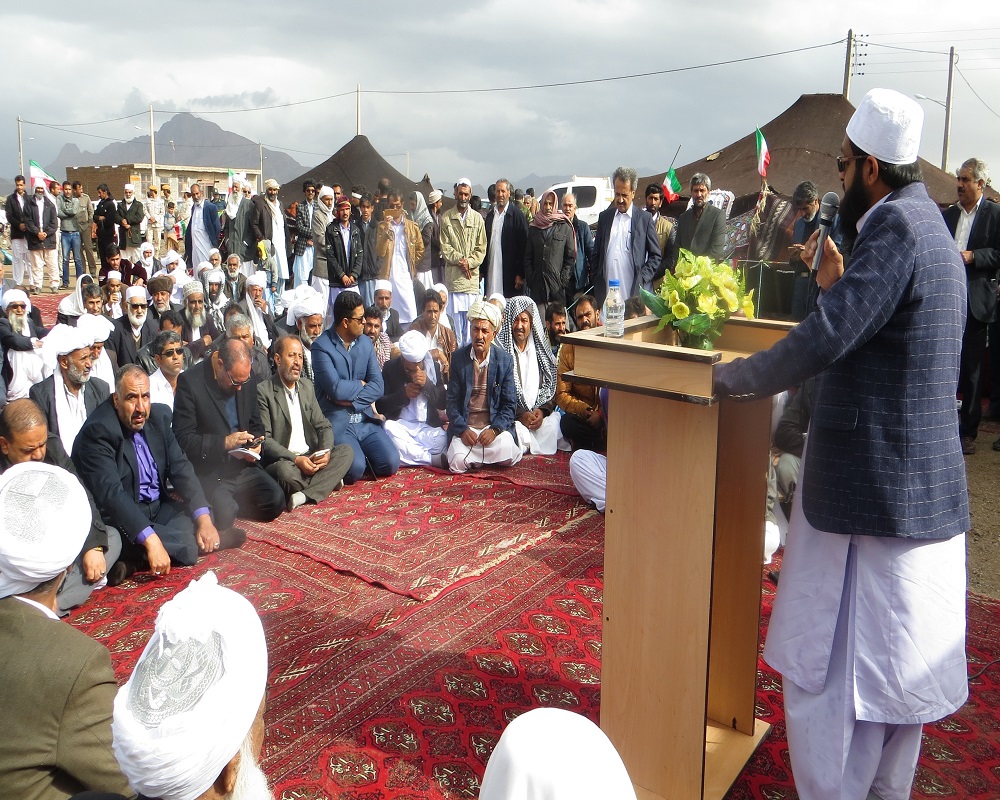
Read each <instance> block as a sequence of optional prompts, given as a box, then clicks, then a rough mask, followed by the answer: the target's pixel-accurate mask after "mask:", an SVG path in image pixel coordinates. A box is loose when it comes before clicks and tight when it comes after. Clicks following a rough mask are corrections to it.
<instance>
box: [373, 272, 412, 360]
mask: <svg viewBox="0 0 1000 800" xmlns="http://www.w3.org/2000/svg"><path fill="white" fill-rule="evenodd" d="M375 308H377V309H378V310H379V313H381V314H382V330H383V331H384V332H385V335H386V336H388V337H389V341H390V342H392V343H393V344H395V343H396V342H398V341H399V337H400V336H402V335H403V334H404V333H405V332H406V331H405V330H404V329H403V325H402V323H401V322H400V321H399V312H398V311H397V310H396V309H394V308H393V307H392V281H387V280H384V279H381V280H377V281H375Z"/></svg>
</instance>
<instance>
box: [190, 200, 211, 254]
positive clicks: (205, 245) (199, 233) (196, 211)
mask: <svg viewBox="0 0 1000 800" xmlns="http://www.w3.org/2000/svg"><path fill="white" fill-rule="evenodd" d="M206 202H208V201H207V200H202V201H201V203H198V204H197V205H196V206H194V208H192V209H191V219H190V220H189V221H188V227H189V228H190V229H191V263H192V264H195V265H197V264H200V263H201V262H202V261H208V254H209V251H211V250H212V248H214V247H215V246H216V242H213V241H212V240H211V238H210V237H209V235H208V229H206V228H205V217H204V216H203V214H204V211H203V210H202V203H206Z"/></svg>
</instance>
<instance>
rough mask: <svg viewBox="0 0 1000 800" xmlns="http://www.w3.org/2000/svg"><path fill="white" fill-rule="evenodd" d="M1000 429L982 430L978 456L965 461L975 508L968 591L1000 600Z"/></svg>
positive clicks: (975, 455)
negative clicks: (996, 445)
mask: <svg viewBox="0 0 1000 800" xmlns="http://www.w3.org/2000/svg"><path fill="white" fill-rule="evenodd" d="M998 435H1000V426H997V425H996V424H995V423H994V424H992V425H987V424H984V425H983V426H982V427H981V428H980V429H979V438H978V439H977V441H976V445H977V449H976V452H975V453H973V454H972V455H971V456H966V457H965V466H966V474H967V475H968V478H969V502H970V503H971V506H972V532H971V533H970V534H969V537H968V550H969V589H970V591H973V592H977V593H978V594H985V595H988V596H990V597H996V598H1000V491H998V489H1000V453H998V452H996V451H994V450H993V448H992V444H993V442H994V441H995V440H996V439H997V436H998Z"/></svg>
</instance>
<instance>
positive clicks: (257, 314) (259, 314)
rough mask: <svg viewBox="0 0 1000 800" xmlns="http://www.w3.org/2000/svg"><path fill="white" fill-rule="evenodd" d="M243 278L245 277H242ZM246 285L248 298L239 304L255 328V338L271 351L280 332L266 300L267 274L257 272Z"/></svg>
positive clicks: (246, 281) (246, 280)
mask: <svg viewBox="0 0 1000 800" xmlns="http://www.w3.org/2000/svg"><path fill="white" fill-rule="evenodd" d="M240 277H241V278H243V277H244V276H242V275H241V276H240ZM244 281H245V283H246V296H245V297H244V298H243V299H242V300H240V301H239V303H237V305H238V306H239V308H240V311H242V312H243V313H244V314H246V316H247V318H248V319H249V320H250V323H251V325H252V327H253V335H254V338H255V339H256V340H257V341H258V342H260V346H261V347H263V348H264V350H270V349H271V342H273V341H275V340H276V339H277V338H278V330H277V328H275V327H274V317H272V316H271V311H270V309H268V307H267V301H266V300H265V299H264V287H265V286H266V285H267V273H265V272H255V273H254V274H253V275H251V276H250V277H249V278H244Z"/></svg>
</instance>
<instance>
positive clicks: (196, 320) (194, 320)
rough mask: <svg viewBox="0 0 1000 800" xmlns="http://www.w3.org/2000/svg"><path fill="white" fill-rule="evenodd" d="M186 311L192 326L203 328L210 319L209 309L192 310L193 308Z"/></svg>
mask: <svg viewBox="0 0 1000 800" xmlns="http://www.w3.org/2000/svg"><path fill="white" fill-rule="evenodd" d="M184 313H185V315H186V316H187V321H188V322H189V323H191V327H192V328H203V327H204V326H205V323H206V322H207V321H208V312H207V311H204V310H202V311H192V310H191V309H188V310H187V311H185V312H184Z"/></svg>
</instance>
